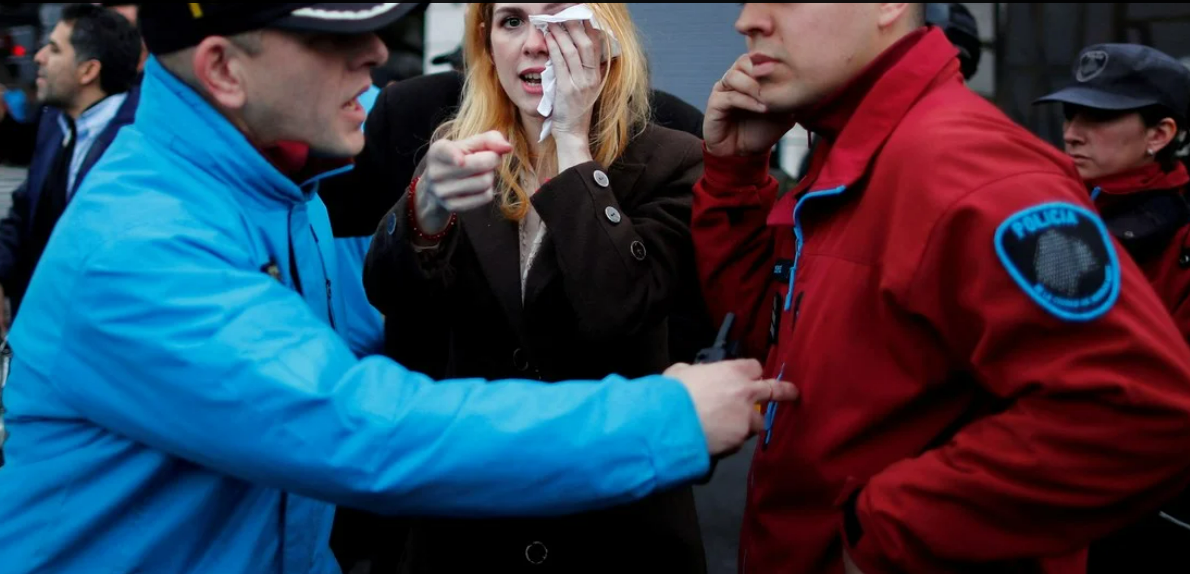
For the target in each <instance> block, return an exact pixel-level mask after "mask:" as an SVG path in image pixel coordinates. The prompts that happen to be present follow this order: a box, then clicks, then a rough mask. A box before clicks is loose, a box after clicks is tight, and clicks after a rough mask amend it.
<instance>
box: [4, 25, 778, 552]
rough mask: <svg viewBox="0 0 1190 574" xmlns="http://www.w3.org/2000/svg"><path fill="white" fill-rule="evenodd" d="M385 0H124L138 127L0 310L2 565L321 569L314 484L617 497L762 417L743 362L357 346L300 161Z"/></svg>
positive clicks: (92, 179) (653, 486)
mask: <svg viewBox="0 0 1190 574" xmlns="http://www.w3.org/2000/svg"><path fill="white" fill-rule="evenodd" d="M406 7H407V5H405V4H247V3H189V4H188V3H158V4H145V5H144V6H143V7H142V12H141V19H142V24H143V28H144V31H145V39H146V42H147V44H148V47H149V49H150V50H151V51H152V52H153V53H154V54H157V55H158V58H157V59H153V60H151V61H150V62H149V64H148V66H147V69H146V73H145V79H144V84H143V95H142V100H141V106H140V109H139V111H138V115H137V120H136V123H135V124H133V125H132V126H129V127H127V128H125V129H124V130H123V131H122V132H121V134H120V136H119V137H118V138H117V140H116V141H115V142H114V143H113V145H112V146H111V148H110V149H109V150H108V152H107V154H106V155H105V156H104V159H103V161H102V162H101V163H100V164H99V165H98V166H97V167H96V168H95V169H94V170H93V171H92V172H91V174H90V176H89V177H88V179H87V181H86V183H85V184H84V186H83V188H82V189H81V190H80V191H79V192H78V197H77V198H76V199H75V200H74V201H73V202H72V203H71V204H70V206H69V208H68V209H67V211H66V213H65V214H64V216H63V217H62V220H61V222H60V223H59V225H58V227H57V229H56V230H55V233H54V236H53V238H52V239H51V240H50V243H49V247H48V248H47V250H46V253H45V256H44V258H43V259H42V261H41V264H40V267H39V268H38V270H37V272H36V273H35V275H34V278H33V281H32V285H31V286H30V289H29V295H28V297H27V299H26V301H25V308H24V310H23V311H22V313H21V316H20V318H19V319H18V320H17V322H16V324H15V325H14V327H13V333H12V345H13V347H14V348H15V352H16V355H15V359H14V361H13V365H12V374H11V376H10V379H9V383H8V387H7V389H6V390H5V396H4V398H5V401H6V403H7V405H6V406H7V407H8V409H9V414H8V419H7V423H8V426H9V430H10V434H11V436H10V439H9V442H8V445H7V447H6V454H7V455H8V465H7V466H6V467H4V468H2V469H0V572H3V573H6V574H7V573H25V572H29V573H33V572H39V573H40V572H55V573H67V574H70V573H76V572H97V571H101V572H111V573H131V572H169V573H191V572H204V573H205V572H211V573H219V574H239V573H258V572H259V573H284V574H298V573H302V574H304V573H319V574H322V573H332V572H337V571H338V567H337V566H336V564H335V561H334V559H333V557H332V556H331V555H330V551H329V549H328V547H327V540H328V536H329V532H330V528H331V522H332V515H333V512H334V510H333V508H334V506H333V505H334V504H339V505H349V506H355V507H360V508H367V509H371V510H374V511H379V512H385V513H392V514H413V515H451V516H492V515H544V514H561V513H572V512H579V511H585V510H588V509H592V508H596V507H600V506H606V505H613V504H618V503H623V502H627V501H630V500H635V499H638V498H641V497H644V496H647V495H649V494H650V493H652V492H655V491H657V490H659V489H664V488H667V487H671V486H674V485H677V484H681V483H684V482H687V481H691V480H695V479H698V478H700V477H701V476H703V475H705V473H706V472H707V470H708V467H709V461H710V458H711V456H714V455H717V454H722V453H724V452H728V451H731V450H732V449H734V448H737V447H738V446H739V445H740V444H741V443H742V442H743V441H744V440H745V439H746V437H747V436H748V435H749V434H750V433H751V432H754V431H755V430H757V429H759V428H760V427H761V426H762V425H763V421H761V420H760V419H759V415H758V414H757V413H756V412H755V411H754V410H753V408H752V406H753V404H754V403H756V402H759V401H763V400H766V399H770V398H775V399H777V400H787V399H792V398H793V397H794V396H795V394H796V391H795V390H794V389H793V388H792V387H791V386H789V385H788V384H785V383H776V382H773V381H761V380H758V379H759V377H760V367H759V365H757V364H756V363H755V362H736V363H722V364H717V365H706V366H695V367H689V366H677V367H675V368H673V369H671V370H670V371H669V372H667V375H669V376H658V377H651V378H647V379H642V380H637V381H625V380H621V379H617V378H615V377H612V378H610V379H609V380H606V381H600V382H596V381H592V382H574V383H564V384H557V385H546V384H540V383H533V382H520V383H518V382H510V383H501V384H498V385H488V384H485V383H484V382H483V381H474V380H472V381H446V382H441V383H435V382H434V381H431V380H428V379H427V378H426V377H424V376H422V375H418V374H416V373H412V372H409V371H407V370H405V369H403V368H402V367H401V366H399V365H397V364H395V363H393V362H392V361H390V360H388V359H385V358H381V357H369V358H365V359H362V360H360V359H357V358H356V354H355V353H353V352H352V349H351V348H349V345H348V344H347V343H346V342H345V341H346V339H347V337H346V335H348V333H349V332H350V330H351V327H350V326H349V325H345V324H344V322H345V320H346V318H347V317H350V316H353V314H352V313H348V312H347V309H348V307H349V306H351V305H360V304H363V302H362V301H347V300H345V299H344V298H343V296H342V292H343V291H342V290H341V289H336V286H335V283H336V281H340V275H341V274H342V271H343V270H342V269H340V268H339V267H338V262H337V260H336V256H335V249H334V246H333V245H332V242H331V237H332V236H331V230H330V225H329V223H328V220H327V214H326V209H325V207H324V206H323V204H322V202H321V201H320V200H319V199H318V197H317V193H316V190H317V185H318V180H319V178H320V177H325V176H326V175H327V172H325V171H321V172H320V170H319V169H318V168H317V165H319V164H320V163H324V162H322V161H318V160H314V159H313V158H316V157H317V158H322V160H325V159H326V158H329V157H351V156H353V155H355V154H356V153H357V152H359V150H360V148H361V147H362V145H363V136H362V134H361V133H360V129H359V126H360V123H361V122H362V121H363V115H362V113H361V111H360V110H359V108H358V104H357V103H356V100H355V98H356V96H357V95H358V94H359V93H361V92H362V91H363V90H364V88H365V87H366V86H367V83H368V81H369V75H368V70H369V68H370V67H371V66H374V65H376V64H377V63H379V62H380V61H383V59H384V56H385V50H384V47H383V44H381V42H380V41H379V39H378V38H377V37H376V36H375V35H374V34H371V33H369V31H370V30H374V29H376V28H378V27H380V26H383V25H385V24H387V23H389V22H391V21H393V20H394V19H395V18H397V17H398V16H399V14H400V13H401V12H402V11H403V10H404V9H405V8H406ZM319 173H321V175H318V174H319ZM332 173H333V172H332ZM347 280H352V279H347ZM354 280H359V278H358V277H355V278H354ZM410 304H416V302H410ZM409 328H411V329H416V328H417V326H416V325H410V326H409Z"/></svg>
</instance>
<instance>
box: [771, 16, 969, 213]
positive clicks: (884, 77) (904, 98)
mask: <svg viewBox="0 0 1190 574" xmlns="http://www.w3.org/2000/svg"><path fill="white" fill-rule="evenodd" d="M957 54H958V51H957V50H956V49H955V47H954V46H953V45H952V44H951V43H950V40H948V39H947V38H946V35H945V34H943V33H942V31H941V30H939V29H938V28H935V27H930V28H928V29H922V30H919V31H916V32H913V33H912V34H909V35H908V36H906V37H904V38H902V39H901V40H900V41H899V42H897V43H896V44H894V45H893V46H892V47H890V48H889V49H888V50H885V52H884V53H883V54H881V55H880V57H879V58H877V59H876V61H874V62H872V64H870V65H869V66H868V67H867V68H866V69H865V70H864V71H863V72H862V73H861V74H860V75H859V76H858V77H857V78H856V79H855V80H853V81H852V82H851V83H850V84H848V85H847V87H845V88H843V89H842V90H840V91H839V92H838V93H837V94H835V95H834V96H832V97H830V98H828V99H827V100H826V101H825V102H824V103H822V104H820V105H818V106H816V107H814V108H812V109H810V110H807V111H806V112H805V113H804V114H803V115H804V116H805V117H804V118H801V119H800V121H799V123H801V124H802V125H803V126H806V128H807V129H809V130H810V131H812V132H814V133H816V134H818V135H820V136H822V137H823V140H821V143H820V144H819V145H820V146H821V149H818V150H816V151H815V158H814V159H813V161H812V162H811V168H810V174H809V175H808V176H807V177H805V178H804V179H803V180H802V182H801V183H800V184H799V185H798V186H797V187H796V188H795V189H794V192H793V193H790V194H788V196H787V197H789V198H790V199H789V200H788V201H796V199H797V198H799V197H800V196H802V195H804V194H806V193H807V192H809V191H811V190H824V189H839V188H847V187H850V186H852V185H853V184H855V182H857V181H859V180H860V179H861V178H862V177H863V176H864V174H865V173H867V171H868V169H869V168H870V167H871V164H872V161H873V160H874V159H875V157H876V154H877V152H878V151H879V150H880V148H881V147H882V146H883V145H884V143H885V142H886V141H888V138H889V137H890V136H891V135H892V133H893V131H894V130H895V129H896V128H897V126H898V125H900V123H901V120H902V119H904V118H905V116H906V115H907V114H908V113H909V110H910V109H911V108H912V107H913V105H914V104H916V103H917V102H918V100H920V99H921V98H922V97H923V96H924V95H925V94H926V93H928V92H929V91H930V90H932V89H933V88H934V87H936V86H937V85H939V84H942V83H944V82H950V81H961V78H962V76H961V74H960V71H959V70H960V68H959V61H958V59H956V58H955V56H956V55H957ZM791 218H792V210H790V209H775V210H773V213H772V216H771V217H770V219H769V223H770V224H774V225H790V224H792V220H791Z"/></svg>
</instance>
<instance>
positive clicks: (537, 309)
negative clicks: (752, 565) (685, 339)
mask: <svg viewBox="0 0 1190 574" xmlns="http://www.w3.org/2000/svg"><path fill="white" fill-rule="evenodd" d="M701 173H702V145H701V141H699V140H698V139H697V138H695V137H693V136H691V135H689V134H684V133H681V132H677V131H674V130H669V129H666V128H661V127H656V126H650V127H648V128H646V129H645V131H644V132H643V133H642V134H641V135H639V136H638V137H636V138H635V139H634V140H633V141H632V142H631V143H630V144H629V146H628V148H627V149H626V150H625V152H624V154H623V156H622V157H621V158H620V160H619V161H617V162H616V163H615V164H613V165H612V166H610V167H608V168H605V167H603V166H600V165H598V164H597V163H594V162H591V163H586V164H583V165H580V166H577V167H574V168H571V169H569V170H566V171H564V172H563V173H561V174H559V175H558V176H557V177H555V178H553V179H551V180H550V181H549V182H548V183H546V184H545V185H544V186H543V187H542V188H541V189H540V190H539V191H538V192H537V193H536V194H535V195H534V196H533V199H532V201H533V205H534V207H535V208H536V210H537V212H538V213H539V214H540V216H541V218H542V221H543V222H544V223H545V225H546V228H547V230H548V231H547V233H546V236H545V241H544V243H543V244H542V246H541V249H540V251H539V253H538V255H537V258H536V259H535V260H534V263H533V266H532V268H531V270H530V272H529V276H528V280H527V285H526V288H525V290H524V291H525V296H524V303H523V304H522V300H521V282H520V257H519V253H520V244H519V234H518V228H517V224H516V223H514V222H511V221H508V220H507V219H505V218H504V217H503V216H502V215H501V214H500V213H499V211H498V210H497V209H496V208H495V205H494V204H490V205H489V206H487V207H484V208H480V209H477V210H474V211H470V212H465V213H462V214H460V215H459V222H458V226H457V227H456V228H455V229H454V231H453V232H452V233H451V235H450V236H449V237H448V239H446V240H445V242H444V244H443V245H442V247H441V248H440V250H439V251H438V252H437V254H436V255H435V256H433V257H430V258H428V259H427V258H426V255H424V254H418V253H416V252H415V251H414V250H413V248H412V246H411V243H410V241H409V237H410V233H411V232H410V226H409V220H408V217H407V201H408V199H407V197H406V198H402V199H401V200H400V201H398V202H397V205H396V206H395V207H394V208H393V209H392V210H390V212H389V213H388V215H386V216H385V218H384V221H383V222H382V223H381V225H380V229H379V231H378V232H377V233H376V235H375V236H374V237H373V243H372V250H371V252H370V253H369V255H368V259H367V264H366V267H365V272H364V282H365V286H366V288H367V291H368V297H369V299H370V300H371V301H372V304H373V305H375V306H376V307H377V308H378V309H379V310H380V311H381V312H382V313H384V314H385V316H386V318H387V326H388V329H387V332H386V338H387V348H388V354H389V355H390V356H392V357H393V358H394V359H396V360H398V361H400V362H402V363H404V364H407V365H418V366H419V367H421V368H422V369H423V370H424V371H425V372H427V373H428V374H431V375H433V376H436V377H446V378H460V377H482V378H487V379H505V378H522V379H523V378H529V379H539V380H542V381H547V382H551V381H559V380H573V379H587V380H599V379H602V378H604V377H605V376H607V375H610V374H620V375H624V376H626V377H639V376H643V375H648V374H657V373H660V372H662V371H663V370H664V369H665V368H666V367H668V366H669V365H670V364H671V362H672V360H671V358H670V353H669V333H670V329H669V317H670V315H671V314H672V312H673V310H674V304H675V296H674V295H675V293H676V292H677V291H678V290H679V289H680V288H681V287H682V282H683V278H684V277H686V276H687V275H688V273H689V272H690V270H692V269H693V267H694V259H693V246H692V243H691V238H690V227H689V221H690V210H691V203H692V191H693V186H694V183H695V181H696V180H697V179H698V178H699V177H700V176H701ZM526 448H532V445H526ZM412 540H413V541H414V542H413V543H412V544H410V546H409V552H410V553H411V554H410V555H409V556H408V557H407V559H408V561H409V564H411V565H412V566H413V567H414V568H413V571H414V572H466V571H479V570H480V569H482V570H483V571H496V572H507V571H521V570H531V571H534V572H539V571H542V570H541V569H540V568H538V569H530V568H529V567H531V566H532V564H530V563H529V562H528V561H527V560H526V558H525V551H526V549H527V548H528V546H530V545H531V544H533V543H534V542H540V543H542V544H543V545H544V546H545V547H546V548H548V552H549V558H548V560H547V562H546V564H545V565H544V566H546V567H547V568H546V569H545V571H558V572H605V571H614V572H662V571H664V572H678V573H686V572H703V571H705V568H706V567H705V558H704V555H703V548H702V542H701V537H700V534H699V530H698V523H697V519H696V517H695V512H694V501H693V497H692V494H691V491H690V489H689V488H683V489H679V490H676V491H672V492H668V493H662V494H659V495H656V496H653V497H651V498H649V499H647V500H645V501H642V502H640V503H637V504H633V505H629V506H626V507H622V508H617V509H612V510H608V511H603V512H598V513H592V514H587V515H581V516H576V517H568V518H561V519H536V520H492V521H458V520H456V521H443V520H434V521H425V522H423V523H422V524H420V525H419V526H418V527H416V528H415V529H414V536H413V538H412ZM555 569H556V570H555Z"/></svg>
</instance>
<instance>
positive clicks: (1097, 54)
mask: <svg viewBox="0 0 1190 574" xmlns="http://www.w3.org/2000/svg"><path fill="white" fill-rule="evenodd" d="M1105 68H1107V52H1104V51H1103V50H1092V51H1090V52H1087V53H1086V54H1083V57H1082V58H1079V61H1078V70H1077V71H1075V72H1074V78H1075V79H1076V80H1078V81H1080V82H1089V81H1091V80H1093V79H1095V77H1096V76H1098V75H1099V74H1102V73H1103V70H1104V69H1105Z"/></svg>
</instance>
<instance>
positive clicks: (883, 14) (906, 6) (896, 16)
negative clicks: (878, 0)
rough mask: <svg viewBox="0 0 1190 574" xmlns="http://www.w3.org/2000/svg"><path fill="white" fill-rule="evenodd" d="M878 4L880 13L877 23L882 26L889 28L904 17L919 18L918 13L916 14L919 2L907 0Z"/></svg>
mask: <svg viewBox="0 0 1190 574" xmlns="http://www.w3.org/2000/svg"><path fill="white" fill-rule="evenodd" d="M878 6H879V8H878V10H879V11H880V15H879V17H878V19H877V23H879V25H880V27H881V28H888V27H889V26H892V25H893V24H896V23H897V22H899V21H901V20H904V19H910V20H914V19H916V18H917V15H916V14H915V11H916V10H917V8H918V6H917V4H910V3H906V2H899V3H892V2H887V3H882V4H878ZM915 24H916V23H915Z"/></svg>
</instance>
